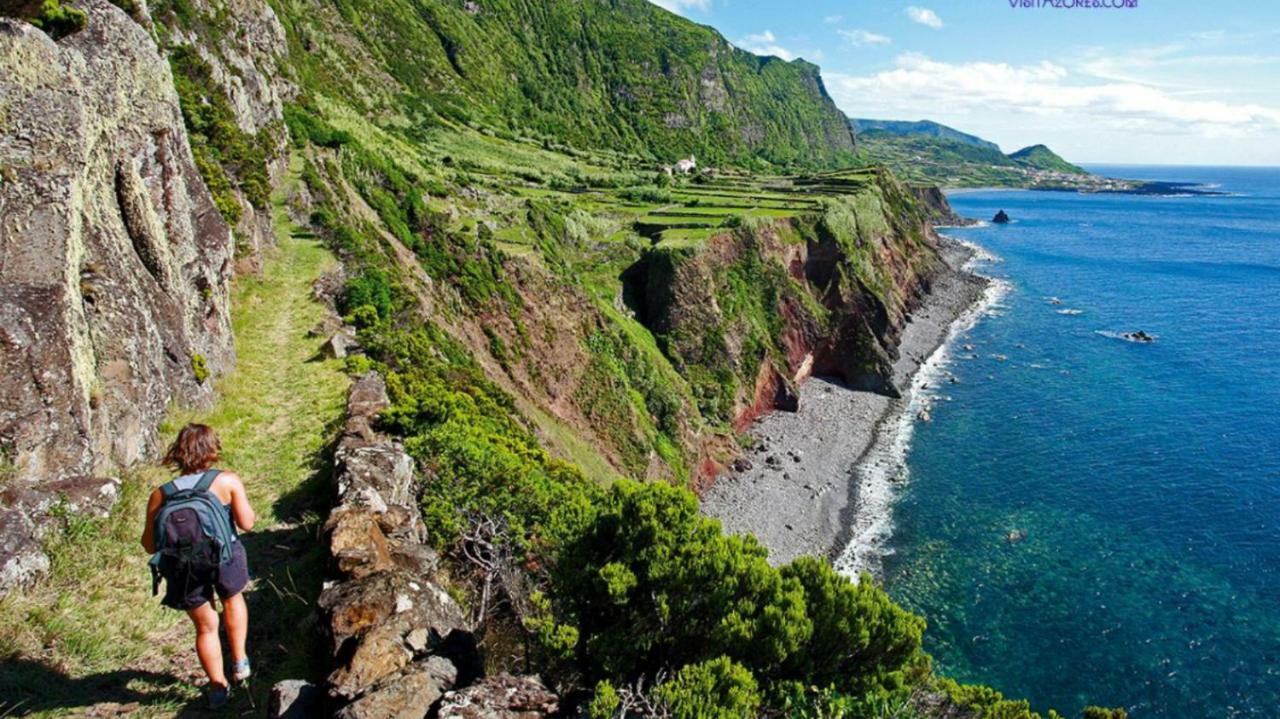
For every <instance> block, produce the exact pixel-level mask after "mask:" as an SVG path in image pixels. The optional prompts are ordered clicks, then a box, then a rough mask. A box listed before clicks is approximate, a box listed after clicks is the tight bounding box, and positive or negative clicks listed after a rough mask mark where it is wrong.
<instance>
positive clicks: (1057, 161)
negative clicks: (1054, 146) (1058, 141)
mask: <svg viewBox="0 0 1280 719" xmlns="http://www.w3.org/2000/svg"><path fill="white" fill-rule="evenodd" d="M1009 158H1010V159H1012V160H1013V161H1015V162H1017V163H1018V164H1020V165H1024V166H1026V167H1034V168H1036V169H1040V170H1051V171H1054V172H1069V173H1074V174H1077V175H1087V174H1089V172H1088V170H1085V169H1083V168H1081V167H1078V166H1076V165H1073V164H1071V163H1070V162H1067V161H1066V160H1064V159H1062V158H1061V157H1059V156H1058V154H1057V153H1056V152H1054V151H1053V150H1050V149H1049V148H1047V147H1045V146H1044V145H1032V146H1030V147H1024V148H1022V149H1021V150H1018V151H1017V152H1014V153H1011V154H1010V155H1009Z"/></svg>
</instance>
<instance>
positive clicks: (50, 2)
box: [31, 0, 89, 40]
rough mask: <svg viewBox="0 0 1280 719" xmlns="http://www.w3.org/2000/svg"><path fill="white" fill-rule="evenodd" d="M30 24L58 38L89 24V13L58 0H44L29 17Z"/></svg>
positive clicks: (78, 30)
mask: <svg viewBox="0 0 1280 719" xmlns="http://www.w3.org/2000/svg"><path fill="white" fill-rule="evenodd" d="M31 24H32V25H35V26H36V27H38V28H40V29H41V30H44V31H45V32H46V33H48V34H49V37H51V38H53V39H54V40H60V39H62V38H64V37H66V36H67V35H70V34H72V33H76V32H80V31H81V30H83V29H84V28H85V26H86V25H88V24H89V15H88V14H87V13H85V11H84V10H81V9H79V8H74V7H71V6H69V5H63V4H62V3H61V2H59V1H58V0H44V2H43V3H41V4H40V10H39V12H37V13H36V15H35V16H34V17H32V18H31Z"/></svg>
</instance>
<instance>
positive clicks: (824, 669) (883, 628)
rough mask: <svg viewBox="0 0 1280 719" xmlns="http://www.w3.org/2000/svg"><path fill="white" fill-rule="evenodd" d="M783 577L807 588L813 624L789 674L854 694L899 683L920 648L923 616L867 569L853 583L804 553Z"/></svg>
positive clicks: (786, 570) (792, 661) (805, 592)
mask: <svg viewBox="0 0 1280 719" xmlns="http://www.w3.org/2000/svg"><path fill="white" fill-rule="evenodd" d="M782 576H783V577H784V578H786V579H790V580H794V581H796V582H798V583H799V584H800V586H801V587H802V588H803V589H804V601H805V612H806V614H807V615H808V617H809V620H810V621H811V622H812V623H813V633H812V634H811V635H810V636H809V638H808V641H806V642H805V644H804V646H802V647H801V648H800V650H799V651H797V652H795V653H794V654H793V655H792V656H791V658H790V660H789V661H788V662H787V670H788V678H790V679H795V680H798V681H803V682H805V683H808V684H816V685H818V686H824V687H825V686H834V687H836V688H837V689H840V690H841V691H845V692H849V693H854V694H861V693H863V692H866V691H870V690H872V689H876V688H879V687H886V688H887V687H888V685H896V684H898V683H900V681H899V677H898V674H897V673H898V672H899V670H900V669H901V668H902V667H903V665H904V664H905V663H906V662H907V661H908V660H909V659H911V658H912V657H913V656H914V655H916V653H917V652H918V651H919V649H920V639H921V636H922V634H923V633H924V626H925V623H924V620H923V619H921V618H920V617H917V616H915V615H914V614H911V613H910V612H907V611H906V610H904V609H902V608H901V607H899V606H898V605H896V604H894V603H893V600H892V599H890V598H889V595H888V594H886V593H885V592H884V590H882V589H880V588H879V587H877V586H876V585H875V583H874V582H873V581H872V579H871V576H870V575H869V574H866V573H863V575H862V578H861V580H860V581H859V582H858V583H857V584H854V583H853V582H851V581H849V579H848V578H846V577H844V576H841V575H840V574H839V573H838V572H836V571H835V570H834V569H832V567H831V565H830V564H828V563H826V562H824V561H821V560H818V559H814V558H812V557H801V558H799V559H797V560H795V561H794V562H792V563H791V564H789V565H787V566H786V567H783V568H782Z"/></svg>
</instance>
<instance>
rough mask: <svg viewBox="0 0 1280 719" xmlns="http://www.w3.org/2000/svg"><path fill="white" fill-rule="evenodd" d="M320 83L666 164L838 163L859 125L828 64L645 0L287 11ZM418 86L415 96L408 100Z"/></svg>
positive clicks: (315, 83)
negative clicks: (764, 51)
mask: <svg viewBox="0 0 1280 719" xmlns="http://www.w3.org/2000/svg"><path fill="white" fill-rule="evenodd" d="M286 25H287V26H288V28H289V30H290V35H291V40H292V42H293V43H294V50H295V52H294V59H295V62H297V63H298V64H299V65H300V66H301V67H302V68H304V72H305V73H306V75H307V77H308V79H309V80H310V81H311V87H312V89H313V90H318V91H321V92H323V93H325V94H328V95H332V96H334V97H343V98H345V99H346V101H348V102H350V103H351V104H353V105H354V106H356V107H358V108H359V109H360V110H362V111H365V112H377V113H395V112H398V111H400V110H401V109H403V108H405V107H406V106H407V107H412V108H413V112H412V113H410V114H411V115H415V116H416V117H414V118H413V119H412V120H410V121H411V122H416V123H421V125H422V126H423V127H424V129H425V128H428V127H433V126H440V125H442V124H443V125H446V126H448V125H461V124H465V125H471V126H477V125H485V126H489V127H492V128H494V129H498V130H501V131H506V132H509V133H512V134H514V135H518V136H527V137H533V138H536V139H538V140H539V141H542V140H545V141H546V142H547V143H548V144H554V145H557V146H563V145H569V146H572V147H574V148H577V149H595V150H603V151H607V152H609V153H622V154H632V155H639V156H643V157H646V158H648V159H650V160H656V161H660V162H665V163H672V162H674V161H676V160H677V159H678V158H680V157H685V156H688V155H691V154H692V155H695V156H696V157H697V159H698V161H699V162H700V163H702V164H707V163H713V164H723V163H728V162H733V163H737V164H742V163H771V164H778V165H823V166H833V165H837V164H840V163H841V162H847V161H848V160H849V159H850V158H851V157H852V153H853V149H854V148H853V137H852V133H851V132H850V130H849V128H848V125H847V123H846V121H845V118H844V116H843V115H842V114H841V113H840V111H839V110H838V109H837V108H836V106H835V104H834V103H833V102H832V100H831V98H830V97H829V96H828V94H827V92H826V89H825V86H824V85H823V82H822V78H821V76H820V75H819V73H818V68H817V67H816V66H814V65H811V64H809V63H806V62H803V61H794V62H786V61H783V60H781V59H778V58H773V57H758V56H756V55H753V54H751V53H748V52H745V51H743V50H740V49H737V48H735V47H733V46H732V45H731V44H729V42H727V41H726V40H725V39H724V37H722V36H721V35H720V34H719V33H717V32H716V31H714V30H712V29H711V28H708V27H704V26H700V25H696V24H694V23H692V22H689V21H688V20H685V19H683V18H680V17H678V16H676V15H673V14H671V13H668V12H667V11H665V10H662V9H661V8H658V7H657V6H655V5H653V4H651V3H649V2H648V1H647V0H583V1H579V0H477V1H475V2H455V1H452V0H424V1H422V2H412V3H411V2H406V0H377V1H376V2H373V1H370V0H354V1H353V2H348V3H343V4H342V5H341V6H339V7H338V8H315V9H314V10H311V11H308V12H307V13H305V14H304V13H298V14H295V15H294V16H293V17H291V18H288V19H287V21H286ZM406 98H410V99H406Z"/></svg>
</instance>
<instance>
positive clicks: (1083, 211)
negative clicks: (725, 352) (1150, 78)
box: [884, 167, 1280, 719]
mask: <svg viewBox="0 0 1280 719" xmlns="http://www.w3.org/2000/svg"><path fill="white" fill-rule="evenodd" d="M1097 169H1098V170H1099V171H1103V172H1106V173H1108V174H1113V175H1117V176H1124V177H1138V178H1151V179H1165V180H1188V181H1193V182H1199V183H1213V184H1218V185H1221V189H1222V190H1224V191H1227V192H1231V193H1237V194H1234V195H1233V196H1229V197H1171V198H1158V197H1137V196H1106V195H1092V196H1091V195H1075V194H1067V193H1037V192H1010V191H982V192H972V193H965V192H961V193H957V194H954V195H953V196H952V197H951V201H952V203H953V204H954V205H955V207H956V209H957V210H958V211H959V212H960V213H961V214H964V215H966V216H970V217H979V218H983V219H990V218H991V217H992V216H993V215H994V214H995V212H996V211H997V210H999V209H1004V210H1006V211H1008V213H1009V214H1010V215H1011V216H1012V217H1013V219H1014V220H1015V222H1014V223H1013V224H1011V225H1008V226H1003V227H1002V226H988V227H979V228H968V229H963V230H951V231H948V232H949V234H952V235H954V236H956V237H959V238H961V239H965V240H969V241H972V242H976V243H978V244H980V245H982V246H984V247H986V248H987V249H989V250H990V251H991V252H993V253H994V254H995V255H997V256H998V257H999V258H1001V261H999V262H996V263H993V264H990V265H988V266H987V267H985V269H984V271H985V273H987V274H990V275H993V276H998V277H1002V278H1005V279H1007V280H1008V281H1009V282H1010V283H1011V285H1012V288H1011V291H1010V293H1009V294H1008V295H1007V296H1006V297H1005V299H1004V300H1003V301H1002V303H1001V305H1000V306H999V307H998V308H997V309H996V311H995V314H994V315H993V316H990V317H987V318H986V319H984V320H982V322H981V323H979V324H978V326H976V327H975V328H974V329H972V330H971V331H969V332H968V333H966V338H964V339H961V340H960V343H962V344H963V343H971V344H972V345H974V349H973V350H972V352H966V351H965V350H964V349H963V348H962V347H956V348H955V353H954V354H955V357H954V359H953V360H952V361H951V364H950V367H949V369H950V371H951V372H953V373H954V374H955V375H956V377H957V378H958V379H959V382H960V383H959V384H955V385H947V386H946V387H945V390H944V393H945V394H946V395H948V396H949V397H950V398H951V401H938V402H937V403H936V404H935V409H934V411H933V421H932V422H931V423H928V424H918V426H917V427H916V433H915V438H914V441H913V444H912V447H911V450H910V453H909V455H908V465H909V467H910V481H909V483H908V484H907V485H906V487H905V488H904V489H903V491H902V494H901V497H900V499H899V501H898V503H897V505H896V508H895V515H894V535H893V539H892V540H891V542H890V545H889V546H890V548H891V551H892V553H891V554H890V555H889V556H887V557H886V558H885V562H884V572H885V580H886V583H887V586H888V588H889V591H890V592H891V593H892V594H893V595H894V596H895V597H896V598H897V599H899V600H900V601H901V602H903V603H904V604H906V605H908V606H910V607H911V608H913V609H914V610H916V611H918V612H920V613H921V614H923V615H924V616H925V617H926V618H927V619H928V621H929V625H930V627H929V631H928V632H927V634H926V648H927V649H928V650H929V651H930V652H931V653H932V654H933V656H934V658H935V661H936V662H937V663H938V665H939V666H940V667H941V668H942V669H943V670H944V671H945V672H946V673H948V674H950V675H952V676H955V677H957V678H959V679H962V680H968V681H978V682H983V683H987V684H991V685H993V686H995V687H996V688H998V689H1000V690H1001V691H1003V692H1005V693H1006V694H1007V695H1010V696H1015V697H1027V698H1029V699H1030V700H1031V701H1032V703H1033V705H1034V706H1035V707H1036V708H1038V709H1041V710H1043V709H1045V708H1047V707H1050V706H1052V707H1056V708H1058V709H1059V710H1060V711H1064V712H1071V713H1075V712H1078V711H1079V709H1080V708H1081V707H1082V706H1084V705H1085V704H1087V703H1097V704H1104V705H1111V706H1125V707H1128V708H1129V709H1130V711H1131V713H1132V715H1133V716H1134V717H1136V718H1137V719H1142V718H1144V717H1178V718H1183V717H1231V716H1240V717H1277V716H1280V170H1276V169H1240V168H1169V167H1161V168H1144V167H1105V168H1097ZM1055 297H1056V298H1058V299H1059V300H1060V301H1061V304H1054V303H1053V302H1052V301H1051V300H1050V299H1048V298H1055ZM1061 310H1079V311H1080V312H1079V313H1078V314H1061V313H1060V311H1061ZM1139 329H1141V330H1144V331H1146V332H1148V333H1150V334H1154V335H1157V336H1158V338H1159V339H1158V341H1157V342H1155V343H1154V344H1136V343H1132V342H1127V341H1124V340H1123V339H1120V338H1118V336H1116V335H1117V334H1118V333H1122V332H1130V331H1135V330H1139ZM971 354H976V355H977V358H974V359H970V358H968V357H969V355H971ZM994 355H1004V356H1006V357H1007V359H1006V360H1005V361H1000V360H998V359H997V358H996V357H994ZM1010 532H1025V533H1026V538H1025V539H1024V540H1022V541H1018V542H1012V543H1011V542H1008V541H1006V535H1007V534H1008V533H1010Z"/></svg>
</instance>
